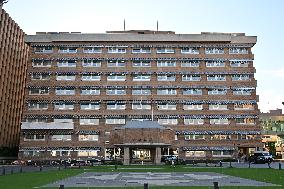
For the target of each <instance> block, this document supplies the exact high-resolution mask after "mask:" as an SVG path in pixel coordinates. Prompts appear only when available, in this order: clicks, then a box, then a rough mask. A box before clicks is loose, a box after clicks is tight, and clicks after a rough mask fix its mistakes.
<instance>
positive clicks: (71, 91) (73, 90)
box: [55, 88, 75, 95]
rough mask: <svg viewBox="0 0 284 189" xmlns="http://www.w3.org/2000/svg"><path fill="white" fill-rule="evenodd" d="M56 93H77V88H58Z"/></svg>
mask: <svg viewBox="0 0 284 189" xmlns="http://www.w3.org/2000/svg"><path fill="white" fill-rule="evenodd" d="M55 94H56V95H75V89H64V88H56V89H55Z"/></svg>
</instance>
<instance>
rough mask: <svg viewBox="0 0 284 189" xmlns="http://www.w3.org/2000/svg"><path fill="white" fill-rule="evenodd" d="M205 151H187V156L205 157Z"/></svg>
mask: <svg viewBox="0 0 284 189" xmlns="http://www.w3.org/2000/svg"><path fill="white" fill-rule="evenodd" d="M205 155H206V153H205V151H186V153H185V157H205Z"/></svg>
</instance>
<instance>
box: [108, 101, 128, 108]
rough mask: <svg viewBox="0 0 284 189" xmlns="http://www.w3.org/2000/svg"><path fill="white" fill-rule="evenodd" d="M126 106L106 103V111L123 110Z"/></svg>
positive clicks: (117, 103)
mask: <svg viewBox="0 0 284 189" xmlns="http://www.w3.org/2000/svg"><path fill="white" fill-rule="evenodd" d="M125 109H126V104H125V103H119V102H108V103H107V110H125Z"/></svg>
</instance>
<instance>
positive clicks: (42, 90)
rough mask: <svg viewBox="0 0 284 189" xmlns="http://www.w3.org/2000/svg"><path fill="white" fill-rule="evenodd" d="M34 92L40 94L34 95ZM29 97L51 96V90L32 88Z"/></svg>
mask: <svg viewBox="0 0 284 189" xmlns="http://www.w3.org/2000/svg"><path fill="white" fill-rule="evenodd" d="M32 90H38V93H32ZM29 95H49V88H42V89H38V88H31V89H29Z"/></svg>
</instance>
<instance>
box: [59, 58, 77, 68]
mask: <svg viewBox="0 0 284 189" xmlns="http://www.w3.org/2000/svg"><path fill="white" fill-rule="evenodd" d="M70 61H72V62H70ZM73 61H74V62H73ZM76 66H77V61H76V60H59V61H58V62H57V67H58V68H76Z"/></svg>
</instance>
